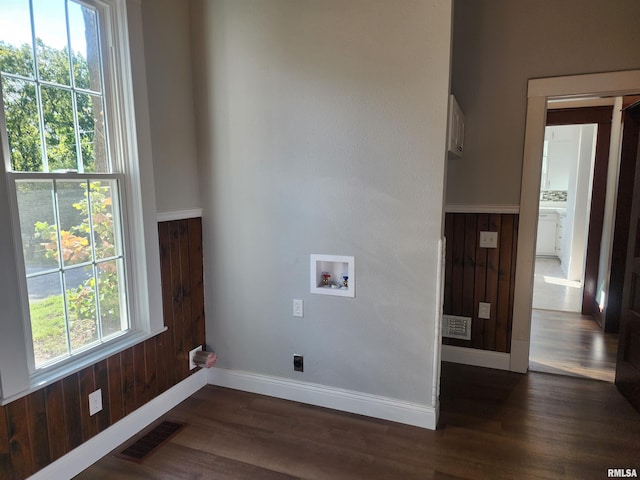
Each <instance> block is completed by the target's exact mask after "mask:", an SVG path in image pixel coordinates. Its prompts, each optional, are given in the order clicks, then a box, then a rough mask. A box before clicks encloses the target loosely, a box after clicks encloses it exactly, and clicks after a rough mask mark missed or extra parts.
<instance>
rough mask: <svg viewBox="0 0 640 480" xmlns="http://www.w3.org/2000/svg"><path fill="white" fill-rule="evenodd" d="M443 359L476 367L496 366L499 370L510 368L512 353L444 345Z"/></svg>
mask: <svg viewBox="0 0 640 480" xmlns="http://www.w3.org/2000/svg"><path fill="white" fill-rule="evenodd" d="M442 361H443V362H452V363H462V364H464V365H473V366H475V367H486V368H495V369H497V370H509V369H510V363H511V355H510V354H508V353H502V352H491V351H489V350H480V349H478V348H466V347H456V346H454V345H442Z"/></svg>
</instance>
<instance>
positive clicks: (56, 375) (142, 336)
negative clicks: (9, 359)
mask: <svg viewBox="0 0 640 480" xmlns="http://www.w3.org/2000/svg"><path fill="white" fill-rule="evenodd" d="M166 330H167V327H163V328H161V329H160V330H158V331H155V332H152V333H147V332H141V331H138V332H134V333H130V334H127V335H123V336H122V337H121V338H119V339H117V340H114V341H112V342H109V343H107V344H105V345H103V346H102V347H99V348H94V349H92V350H89V351H88V352H85V353H83V354H82V355H81V356H80V357H78V358H76V359H74V360H71V361H67V362H64V363H62V364H61V365H59V366H56V365H52V366H51V367H49V368H47V369H46V370H45V371H43V372H38V373H36V374H34V375H32V376H31V379H30V382H29V388H27V389H26V390H23V391H21V392H19V393H16V394H15V395H11V396H9V397H6V398H2V399H0V405H6V404H8V403H11V402H13V401H15V400H18V399H19V398H22V397H24V396H26V395H28V394H30V393H32V392H35V391H37V390H40V389H41V388H44V387H46V386H47V385H51V384H52V383H55V382H57V381H59V380H62V379H63V378H65V377H68V376H69V375H73V374H74V373H77V372H79V371H80V370H82V369H84V368H87V367H89V366H91V365H95V364H96V363H99V362H101V361H102V360H105V359H106V358H109V357H111V356H112V355H115V354H117V353H120V352H122V351H124V350H126V349H128V348H131V347H133V346H134V345H138V344H139V343H142V342H144V341H146V340H148V339H150V338H153V337H155V336H156V335H159V334H161V333H162V332H165V331H166Z"/></svg>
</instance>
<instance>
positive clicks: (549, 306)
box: [529, 257, 618, 382]
mask: <svg viewBox="0 0 640 480" xmlns="http://www.w3.org/2000/svg"><path fill="white" fill-rule="evenodd" d="M581 291H582V290H581V288H580V282H571V281H568V280H567V279H566V278H565V276H564V274H563V273H562V270H561V269H560V262H559V261H558V259H557V258H544V257H542V258H541V257H538V258H536V270H535V279H534V294H533V310H532V312H531V351H530V354H529V368H530V369H531V370H533V371H537V372H546V373H555V374H559V375H569V376H574V377H585V378H592V379H596V380H603V381H606V382H613V381H614V378H615V366H616V354H617V351H618V335H617V334H605V333H604V332H603V331H602V329H601V328H600V327H599V326H598V324H597V323H596V322H595V320H593V319H592V318H591V317H589V316H585V315H581V314H580V301H581V298H580V295H581Z"/></svg>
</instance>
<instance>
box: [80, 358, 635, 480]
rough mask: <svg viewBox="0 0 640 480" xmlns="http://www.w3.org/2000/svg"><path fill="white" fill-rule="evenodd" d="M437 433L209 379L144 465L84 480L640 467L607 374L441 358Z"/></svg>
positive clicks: (583, 475) (630, 416)
mask: <svg viewBox="0 0 640 480" xmlns="http://www.w3.org/2000/svg"><path fill="white" fill-rule="evenodd" d="M441 404H442V407H441V415H440V424H439V427H438V430H437V431H429V430H424V429H420V428H416V427H410V426H406V425H401V424H397V423H393V422H387V421H382V420H376V419H371V418H368V417H362V416H358V415H351V414H346V413H342V412H336V411H333V410H328V409H324V408H319V407H313V406H309V405H304V404H300V403H296V402H290V401H285V400H279V399H275V398H270V397H265V396H261V395H255V394H250V393H245V392H239V391H234V390H229V389H224V388H219V387H214V386H207V387H205V388H203V389H202V390H200V391H199V392H197V393H196V394H195V395H193V396H192V397H191V398H189V399H188V400H186V401H185V402H183V403H182V404H180V405H178V406H177V407H176V408H175V409H173V410H172V411H171V412H169V413H168V414H167V415H166V416H165V417H164V418H169V419H173V420H178V421H182V422H186V423H187V426H186V427H185V428H183V429H182V430H181V431H180V432H179V433H177V434H176V435H175V436H174V437H172V438H171V439H170V440H169V441H168V442H166V443H165V444H163V445H162V446H160V447H159V448H158V451H156V452H155V453H153V454H152V455H151V456H150V457H149V458H148V459H146V460H145V461H144V462H143V463H142V464H136V463H133V462H130V461H127V460H123V459H120V458H118V457H116V456H115V455H109V456H107V457H105V458H103V459H102V460H101V461H99V462H98V463H96V464H95V465H93V466H92V467H91V468H89V469H88V470H86V471H85V472H83V473H82V474H81V475H79V476H78V477H77V478H79V479H91V480H95V479H105V478H109V479H111V478H114V479H116V478H117V479H145V480H146V479H221V480H226V479H252V480H254V479H292V478H302V479H332V480H334V479H358V480H360V479H367V480H370V479H385V480H395V479H398V480H403V479H484V478H486V479H507V478H509V479H534V478H535V479H556V478H562V479H604V478H607V469H609V468H635V469H636V470H637V472H639V474H640V413H638V412H636V411H635V410H633V409H632V408H631V407H630V406H629V404H627V403H626V401H625V400H624V398H623V397H622V396H621V395H619V394H618V392H617V391H616V389H615V387H614V386H613V385H612V384H610V383H606V382H601V381H595V380H585V379H580V378H570V377H561V376H558V375H550V374H545V373H529V374H527V375H519V374H515V373H509V372H503V371H498V370H489V369H482V368H477V367H469V366H462V365H454V364H443V369H442V392H441Z"/></svg>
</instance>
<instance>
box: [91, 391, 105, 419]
mask: <svg viewBox="0 0 640 480" xmlns="http://www.w3.org/2000/svg"><path fill="white" fill-rule="evenodd" d="M101 410H102V389H100V388H99V389H98V390H96V391H95V392H93V393H90V394H89V416H92V415H95V414H96V413H98V412H99V411H101Z"/></svg>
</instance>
